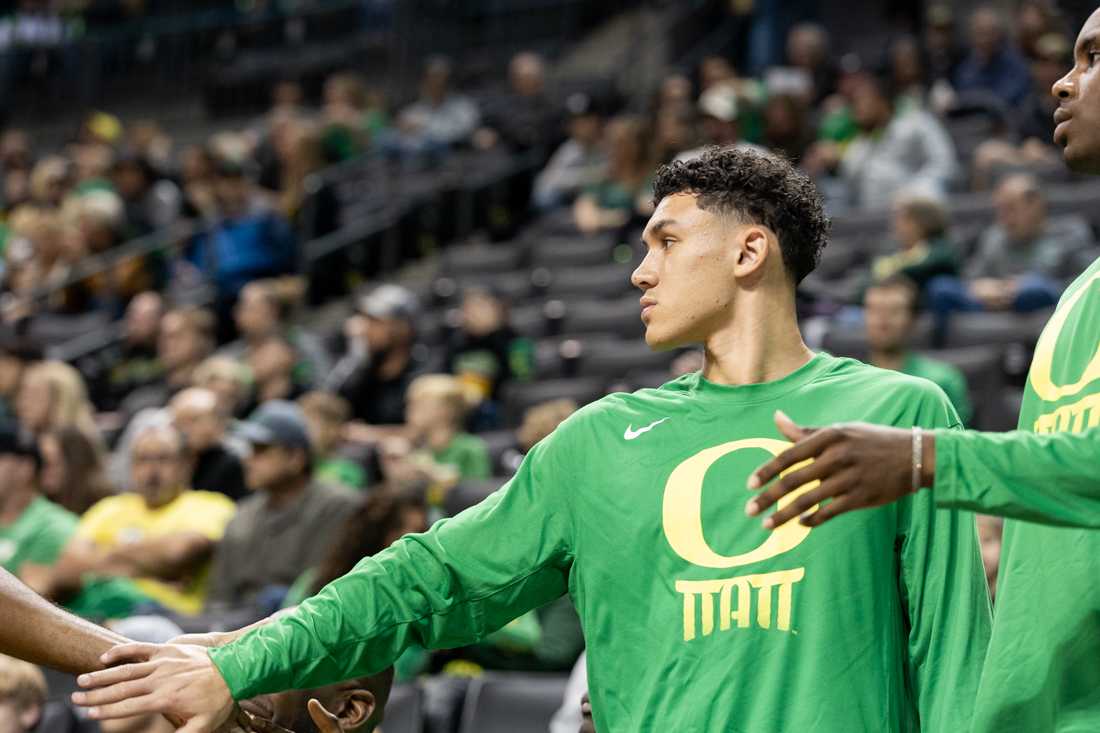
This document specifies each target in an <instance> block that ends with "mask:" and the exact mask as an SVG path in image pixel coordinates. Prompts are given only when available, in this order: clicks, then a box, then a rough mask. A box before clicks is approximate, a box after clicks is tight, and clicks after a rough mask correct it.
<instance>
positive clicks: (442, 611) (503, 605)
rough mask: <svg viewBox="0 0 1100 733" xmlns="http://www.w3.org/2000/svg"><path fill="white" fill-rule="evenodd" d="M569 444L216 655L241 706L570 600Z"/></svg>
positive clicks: (478, 633)
mask: <svg viewBox="0 0 1100 733" xmlns="http://www.w3.org/2000/svg"><path fill="white" fill-rule="evenodd" d="M560 432H562V431H561V430H559V433H560ZM557 437H558V436H557V435H555V436H552V437H551V438H550V439H548V440H546V441H544V442H543V443H541V444H540V445H539V446H537V447H536V448H535V449H534V450H533V451H532V452H531V454H530V455H529V456H528V457H527V459H526V460H525V461H524V464H523V466H522V467H521V468H520V470H519V472H518V473H517V474H516V476H515V478H513V479H512V481H511V482H509V484H508V486H507V487H505V488H504V489H502V490H501V491H500V492H497V493H496V494H494V495H493V496H492V497H490V498H489V499H487V500H486V501H484V502H482V504H480V505H478V506H477V507H474V508H473V509H470V510H468V511H466V512H464V513H463V514H461V515H459V516H458V517H455V518H454V519H450V520H444V521H442V522H440V523H438V524H436V525H435V527H433V528H432V529H431V530H430V531H428V532H426V533H424V534H421V535H413V536H410V537H406V538H404V539H403V540H401V541H399V542H398V543H396V544H395V545H394V546H393V547H391V548H390V549H389V550H387V551H385V552H383V553H380V554H379V555H376V556H374V557H373V558H367V559H365V560H363V561H362V562H360V563H359V564H358V565H357V566H356V567H355V569H354V570H352V571H351V572H350V573H348V574H347V575H345V576H344V577H342V578H339V579H337V580H335V581H333V582H332V583H330V584H329V585H328V586H326V587H325V588H324V589H323V590H322V591H321V592H320V593H319V594H318V595H317V596H315V597H313V598H311V599H309V600H307V601H305V602H304V603H302V604H301V605H300V606H298V608H296V609H295V610H294V611H292V612H290V613H287V614H286V615H284V616H281V617H280V618H278V619H276V620H274V621H272V622H270V623H267V624H263V625H262V626H260V627H259V628H256V629H255V630H253V631H251V632H250V633H248V634H246V635H245V636H244V637H243V638H241V639H239V640H238V641H235V642H233V643H230V644H228V645H225V646H221V647H218V648H216V649H212V650H211V651H210V656H211V659H213V661H214V663H215V665H216V666H217V667H218V670H219V671H220V672H221V675H222V677H223V678H224V679H225V681H226V683H227V685H228V687H229V689H230V691H231V693H232V694H233V697H234V698H235V699H238V700H240V699H245V698H248V697H252V696H254V695H257V694H260V693H263V692H274V691H277V690H283V689H290V688H299V689H300V688H312V687H319V686H322V685H325V684H329V683H332V682H336V681H338V680H342V679H348V678H350V677H355V676H358V675H362V674H369V673H372V672H376V671H378V670H380V669H384V668H385V667H387V666H389V665H390V664H392V663H393V661H394V659H396V658H397V657H398V656H399V655H400V654H401V652H402V651H404V649H405V648H406V647H408V646H409V645H411V644H416V645H418V646H422V647H425V648H447V647H455V646H462V645H466V644H470V643H472V642H475V641H478V640H480V639H482V638H484V637H485V636H486V635H487V634H489V633H490V632H492V631H495V630H496V629H498V628H500V627H501V626H503V625H504V624H506V623H507V622H508V621H510V620H512V619H513V618H515V617H517V616H519V615H520V614H522V613H524V612H526V611H528V610H530V609H532V608H537V607H538V606H541V605H542V604H544V603H546V602H548V601H550V600H552V599H554V598H557V597H559V596H561V595H562V594H563V593H565V592H566V590H567V579H568V573H569V568H570V566H571V564H572V549H571V548H572V544H573V541H572V519H571V515H570V511H569V500H568V496H567V491H568V490H569V489H571V488H572V487H573V486H574V485H575V484H574V483H573V477H572V475H571V474H572V471H571V470H570V468H571V467H570V466H569V464H568V462H567V461H568V458H567V457H564V456H562V455H561V453H562V450H561V446H560V445H555V439H556V438H557Z"/></svg>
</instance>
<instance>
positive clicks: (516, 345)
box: [444, 288, 535, 430]
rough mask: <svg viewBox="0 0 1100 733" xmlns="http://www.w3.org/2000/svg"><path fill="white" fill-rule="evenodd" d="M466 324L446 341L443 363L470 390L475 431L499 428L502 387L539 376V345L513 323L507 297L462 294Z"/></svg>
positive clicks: (480, 292)
mask: <svg viewBox="0 0 1100 733" xmlns="http://www.w3.org/2000/svg"><path fill="white" fill-rule="evenodd" d="M461 313H462V323H461V325H460V326H459V327H458V328H457V329H455V330H454V331H453V332H452V333H451V334H450V336H449V337H448V340H447V345H446V351H445V356H444V363H445V365H446V369H447V371H448V372H450V373H451V374H454V375H455V376H456V377H458V379H459V381H460V382H461V383H462V386H463V387H464V389H465V390H466V399H467V402H468V403H469V404H470V405H471V406H472V408H473V409H474V413H473V416H472V417H473V418H474V423H475V430H481V429H491V428H493V427H496V404H495V401H496V400H497V399H498V398H499V396H500V389H501V387H502V386H503V385H505V384H507V383H508V382H509V381H512V380H518V381H528V380H530V379H531V378H532V377H533V376H534V370H535V365H534V345H533V344H532V343H531V341H530V340H529V339H526V338H523V337H520V336H519V334H517V333H516V332H515V330H514V329H513V328H512V327H511V325H510V324H509V323H508V307H507V304H506V303H505V301H504V299H503V298H502V297H501V296H500V295H498V294H496V293H493V292H491V291H490V290H488V289H479V288H471V289H469V290H467V291H466V292H465V293H464V294H463V298H462V310H461Z"/></svg>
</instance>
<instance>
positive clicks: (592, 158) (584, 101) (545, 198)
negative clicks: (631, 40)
mask: <svg viewBox="0 0 1100 733" xmlns="http://www.w3.org/2000/svg"><path fill="white" fill-rule="evenodd" d="M565 109H566V112H567V113H568V115H569V125H568V131H569V138H568V139H567V140H566V141H565V142H563V143H562V144H561V145H560V146H558V149H557V150H555V151H554V154H553V155H551V156H550V160H549V161H547V163H546V166H545V167H544V168H543V169H542V170H541V171H539V174H538V176H536V177H535V186H534V189H533V190H532V192H531V200H532V202H533V203H534V207H535V209H536V210H538V211H541V212H546V211H550V210H552V209H556V208H558V207H561V206H566V205H568V204H570V203H572V202H573V199H575V198H576V197H577V195H578V194H580V192H581V191H583V190H584V189H585V188H586V187H588V186H593V185H595V184H597V183H599V182H600V181H601V180H602V179H603V176H604V175H605V172H606V170H607V154H606V153H605V152H604V149H603V147H602V146H601V145H600V140H601V139H602V138H603V119H604V118H603V112H602V110H601V109H600V107H599V105H598V104H597V103H596V101H595V100H594V99H592V97H589V96H588V95H587V94H582V93H580V92H578V93H576V94H572V95H570V96H569V98H568V99H566V100H565Z"/></svg>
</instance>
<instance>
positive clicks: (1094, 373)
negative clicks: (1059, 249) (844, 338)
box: [932, 260, 1100, 733]
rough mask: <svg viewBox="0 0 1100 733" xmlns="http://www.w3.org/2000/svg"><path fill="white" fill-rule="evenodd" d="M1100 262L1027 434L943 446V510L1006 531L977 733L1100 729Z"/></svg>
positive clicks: (1055, 344) (1039, 355)
mask: <svg viewBox="0 0 1100 733" xmlns="http://www.w3.org/2000/svg"><path fill="white" fill-rule="evenodd" d="M1098 344H1100V260H1097V261H1096V262H1095V263H1093V264H1092V266H1091V267H1089V268H1088V270H1086V271H1085V272H1084V274H1082V275H1081V277H1079V278H1078V279H1077V280H1076V281H1074V283H1073V284H1071V285H1070V286H1069V287H1068V288H1067V289H1066V292H1065V294H1064V295H1063V296H1062V300H1061V302H1060V303H1059V304H1058V308H1057V309H1056V310H1055V312H1054V315H1053V316H1052V317H1051V320H1050V323H1048V324H1047V326H1046V328H1045V329H1044V331H1043V334H1042V336H1041V337H1040V339H1039V343H1038V345H1037V346H1036V348H1035V358H1034V360H1033V361H1032V364H1031V372H1030V374H1029V375H1028V383H1027V387H1026V389H1025V392H1024V401H1023V404H1022V406H1021V409H1020V422H1019V431H1016V432H1011V433H1004V434H984V433H958V432H956V433H950V434H940V433H938V432H937V435H936V480H935V485H934V486H933V488H932V493H933V494H934V495H935V497H936V501H937V503H938V504H939V505H940V506H943V507H955V508H962V509H971V510H973V511H979V512H985V513H988V514H999V515H1001V516H1005V517H1012V518H1014V519H1010V520H1009V521H1006V522H1005V528H1004V544H1003V548H1002V551H1001V568H1000V572H999V574H998V579H997V613H996V615H995V622H994V626H993V636H992V639H991V641H990V646H989V655H988V657H987V659H986V664H985V669H984V671H983V673H982V683H981V687H980V689H979V691H978V698H977V703H976V708H975V713H974V733H993V732H994V731H996V733H1036V732H1037V731H1057V732H1058V733H1078V732H1081V733H1083V732H1084V731H1097V730H1100V584H1098V583H1097V582H1096V579H1097V576H1098V575H1100V532H1098V531H1097V529H1100V427H1097V426H1098V425H1100V348H1098Z"/></svg>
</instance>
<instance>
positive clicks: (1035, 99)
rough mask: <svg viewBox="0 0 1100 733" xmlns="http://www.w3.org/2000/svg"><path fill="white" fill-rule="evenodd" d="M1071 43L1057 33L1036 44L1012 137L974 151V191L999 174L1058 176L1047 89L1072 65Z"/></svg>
mask: <svg viewBox="0 0 1100 733" xmlns="http://www.w3.org/2000/svg"><path fill="white" fill-rule="evenodd" d="M1072 48H1073V46H1072V43H1071V42H1070V40H1069V39H1068V38H1066V37H1065V36H1063V35H1061V34H1059V33H1048V34H1047V35H1045V36H1043V37H1042V38H1040V39H1039V40H1038V42H1037V44H1036V49H1035V53H1036V54H1037V56H1036V58H1035V60H1034V61H1032V62H1031V81H1032V84H1031V91H1030V93H1029V94H1028V96H1027V97H1026V98H1025V99H1024V101H1023V102H1022V103H1021V105H1020V106H1019V107H1018V108H1014V109H1013V110H1012V111H1011V112H1012V115H1011V117H1012V119H1013V121H1014V123H1015V124H1014V128H1015V130H1014V132H1015V136H1014V137H1012V138H1010V139H993V140H987V141H985V142H983V143H982V144H981V145H979V146H978V147H977V148H976V149H975V151H974V162H973V168H974V173H973V176H972V180H973V184H974V187H975V188H978V189H986V188H988V187H989V185H990V183H991V182H993V181H995V180H996V176H997V174H998V173H999V172H1004V171H1006V170H1008V171H1011V170H1013V169H1020V168H1031V169H1038V170H1042V171H1044V172H1045V171H1050V172H1053V173H1056V174H1061V173H1062V172H1063V171H1064V169H1063V167H1062V160H1061V153H1060V151H1059V150H1058V148H1057V146H1055V145H1054V110H1055V109H1057V108H1058V98H1057V97H1055V96H1052V95H1051V93H1050V89H1051V87H1052V86H1054V83H1055V82H1057V81H1058V79H1060V78H1061V76H1062V73H1063V72H1064V71H1065V70H1066V69H1067V68H1068V67H1070V66H1072V65H1073V54H1072V53H1071V52H1072Z"/></svg>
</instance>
